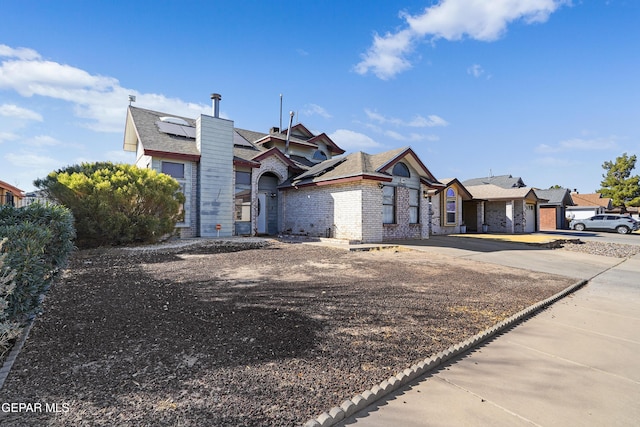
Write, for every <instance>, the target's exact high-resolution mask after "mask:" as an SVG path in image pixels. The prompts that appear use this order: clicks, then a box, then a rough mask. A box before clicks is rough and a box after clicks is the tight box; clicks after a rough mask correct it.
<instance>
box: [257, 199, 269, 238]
mask: <svg viewBox="0 0 640 427" xmlns="http://www.w3.org/2000/svg"><path fill="white" fill-rule="evenodd" d="M256 222H257V224H256V227H257V228H258V234H267V193H258V217H257V219H256Z"/></svg>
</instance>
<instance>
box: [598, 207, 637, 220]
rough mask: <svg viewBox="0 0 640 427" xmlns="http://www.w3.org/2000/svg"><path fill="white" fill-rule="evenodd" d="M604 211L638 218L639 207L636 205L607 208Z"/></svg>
mask: <svg viewBox="0 0 640 427" xmlns="http://www.w3.org/2000/svg"><path fill="white" fill-rule="evenodd" d="M605 213H608V214H616V215H629V216H630V217H631V218H633V219H636V220H640V208H638V207H636V206H627V207H625V208H612V209H607V210H606V211H605Z"/></svg>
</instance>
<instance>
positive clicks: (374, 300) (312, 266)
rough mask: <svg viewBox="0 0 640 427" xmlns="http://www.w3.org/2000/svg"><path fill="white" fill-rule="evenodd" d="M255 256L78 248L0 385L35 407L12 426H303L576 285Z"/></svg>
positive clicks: (214, 250)
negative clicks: (353, 397)
mask: <svg viewBox="0 0 640 427" xmlns="http://www.w3.org/2000/svg"><path fill="white" fill-rule="evenodd" d="M251 246H252V247H253V248H252V249H248V250H247V249H246V248H245V247H244V246H240V245H238V244H220V243H215V242H208V243H205V244H200V245H196V246H191V247H187V248H184V247H183V248H167V249H162V250H153V251H135V250H125V249H108V250H107V249H98V250H89V251H79V252H77V253H76V254H75V255H74V256H73V258H72V261H71V263H70V266H69V269H68V270H67V272H66V273H65V275H64V278H63V280H62V281H61V282H60V283H58V284H57V285H55V286H54V287H53V288H52V289H51V291H50V293H49V295H48V296H47V298H46V300H45V306H44V313H43V314H42V315H41V316H39V317H38V318H37V319H36V322H35V324H34V326H33V329H32V330H31V334H30V336H29V339H28V340H27V342H26V344H25V346H24V348H23V350H22V352H21V354H20V356H19V357H18V359H17V360H16V363H15V364H14V366H13V370H12V371H11V374H10V375H9V378H8V379H7V381H6V382H5V385H4V388H3V389H2V391H0V404H3V405H5V404H11V403H27V404H28V403H31V404H32V406H31V409H33V411H29V408H28V407H27V408H25V410H23V411H22V412H12V411H4V410H3V411H0V424H1V425H3V426H31V425H33V426H42V425H49V426H70V425H71V426H81V425H82V426H85V425H86V426H113V425H118V426H202V425H215V426H292V425H302V424H304V423H305V422H306V421H307V420H308V419H310V418H313V417H315V416H317V415H319V414H320V413H321V412H323V411H325V410H328V409H329V408H331V407H333V406H336V405H339V404H340V403H341V402H342V401H344V400H345V399H348V398H350V397H352V396H353V395H354V394H356V393H360V392H362V391H364V390H366V389H369V388H371V387H372V386H373V385H375V384H378V383H380V382H381V381H383V380H384V379H387V378H388V377H389V376H390V375H394V374H396V373H397V372H400V371H402V370H404V369H405V368H407V367H409V366H410V365H412V364H413V363H415V362H417V361H419V360H422V359H424V358H426V357H428V356H430V355H432V354H435V353H437V352H439V351H442V350H444V349H446V348H448V347H449V346H451V345H453V344H456V343H458V342H461V341H463V340H464V339H466V338H468V337H470V336H472V335H474V334H476V333H478V332H480V331H482V330H484V329H486V328H488V327H490V326H492V325H494V324H495V323H497V322H499V321H501V320H503V319H505V318H507V317H509V316H510V315H512V314H514V313H516V312H518V311H520V310H522V309H523V308H525V307H527V306H529V305H531V304H533V303H535V302H537V301H540V300H542V299H545V298H547V297H549V296H551V295H553V294H555V293H556V292H558V291H560V290H562V289H564V288H566V287H567V286H569V285H571V284H573V282H574V280H572V279H568V278H564V277H559V276H552V275H548V274H540V273H533V272H528V271H523V270H517V269H510V268H504V267H498V266H496V265H487V264H481V263H477V262H473V261H469V260H460V259H453V258H448V257H445V256H435V255H432V254H429V255H427V254H425V253H421V252H417V251H415V252H414V251H408V250H401V251H399V250H379V251H371V252H355V253H350V252H347V251H344V250H341V249H333V248H327V247H317V246H310V245H302V244H286V243H280V242H272V243H271V244H269V245H266V246H265V245H264V244H258V243H256V244H252V245H251ZM38 403H39V404H40V408H41V409H40V410H37V409H38V407H37V406H34V405H35V404H38ZM5 408H6V407H5Z"/></svg>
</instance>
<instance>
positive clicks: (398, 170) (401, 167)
mask: <svg viewBox="0 0 640 427" xmlns="http://www.w3.org/2000/svg"><path fill="white" fill-rule="evenodd" d="M392 173H393V174H394V175H396V176H402V177H404V178H410V177H411V173H410V172H409V168H408V167H407V165H405V164H404V163H396V165H395V166H394V167H393V172H392Z"/></svg>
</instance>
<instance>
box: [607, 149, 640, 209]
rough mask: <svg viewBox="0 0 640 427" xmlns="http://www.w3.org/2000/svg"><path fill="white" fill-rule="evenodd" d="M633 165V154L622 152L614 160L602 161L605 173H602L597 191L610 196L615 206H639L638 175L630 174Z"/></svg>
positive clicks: (634, 161)
mask: <svg viewBox="0 0 640 427" xmlns="http://www.w3.org/2000/svg"><path fill="white" fill-rule="evenodd" d="M635 166H636V156H635V154H634V155H632V156H628V155H627V153H624V154H623V155H622V156H619V157H617V158H616V160H615V162H611V161H607V162H604V163H603V164H602V168H603V169H604V170H605V171H606V173H604V174H602V178H603V180H602V182H601V183H600V185H601V187H602V188H600V190H599V191H598V192H599V193H601V194H602V195H603V196H604V197H610V198H611V199H612V202H613V205H614V206H616V207H623V206H640V176H638V175H633V176H632V175H631V171H633V169H634V168H635Z"/></svg>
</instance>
